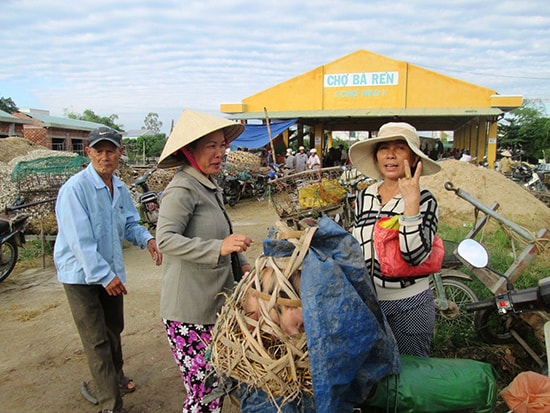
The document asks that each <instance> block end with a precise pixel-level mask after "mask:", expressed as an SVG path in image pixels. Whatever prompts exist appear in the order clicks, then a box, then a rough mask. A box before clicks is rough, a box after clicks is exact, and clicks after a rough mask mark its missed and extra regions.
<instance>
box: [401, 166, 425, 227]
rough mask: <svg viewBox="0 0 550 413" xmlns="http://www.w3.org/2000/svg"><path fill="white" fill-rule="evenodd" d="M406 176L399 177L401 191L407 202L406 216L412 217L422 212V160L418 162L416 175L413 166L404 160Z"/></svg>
mask: <svg viewBox="0 0 550 413" xmlns="http://www.w3.org/2000/svg"><path fill="white" fill-rule="evenodd" d="M404 166H405V176H404V177H403V178H399V181H398V184H399V192H400V193H401V196H402V197H403V201H404V202H405V210H404V214H405V216H408V217H412V216H415V215H418V213H419V212H420V175H422V162H420V161H419V162H418V163H417V164H416V170H415V172H414V176H412V175H411V166H410V164H409V161H408V160H405V161H404Z"/></svg>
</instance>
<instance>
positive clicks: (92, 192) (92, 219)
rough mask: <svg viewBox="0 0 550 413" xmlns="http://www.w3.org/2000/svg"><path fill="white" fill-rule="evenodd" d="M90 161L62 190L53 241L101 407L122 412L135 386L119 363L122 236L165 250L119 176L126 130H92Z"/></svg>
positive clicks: (155, 257)
mask: <svg viewBox="0 0 550 413" xmlns="http://www.w3.org/2000/svg"><path fill="white" fill-rule="evenodd" d="M85 150H86V154H87V155H88V157H89V158H90V160H91V163H90V164H89V165H88V167H87V168H86V169H84V170H82V171H81V172H79V173H77V174H76V175H74V176H73V177H71V178H70V179H69V180H68V181H67V182H66V183H65V184H64V185H63V186H62V187H61V189H60V190H59V195H58V197H57V204H56V208H55V212H56V217H57V224H58V228H59V229H58V235H57V239H56V242H55V248H54V261H55V265H56V267H57V278H58V280H59V281H60V282H62V283H63V287H64V289H65V293H66V295H67V300H68V302H69V306H70V308H71V312H72V315H73V318H74V321H75V324H76V327H77V329H78V333H79V334H80V339H81V341H82V345H83V346H84V351H85V353H86V358H87V359H88V366H89V368H90V372H91V374H92V378H93V380H94V382H95V385H96V389H97V399H98V402H99V404H100V405H101V406H102V410H101V412H103V413H107V412H114V413H124V412H126V410H125V409H124V408H123V407H122V394H124V393H127V392H132V391H134V390H135V385H134V383H133V381H132V380H131V379H129V378H128V377H126V376H125V375H124V372H123V370H122V365H123V358H122V344H121V337H120V336H121V333H122V330H123V328H124V313H123V295H124V294H126V286H125V282H126V273H125V270H124V261H123V258H122V241H123V240H127V241H129V242H131V243H132V244H134V245H139V246H140V247H141V248H142V249H145V248H147V249H148V250H149V253H150V254H151V257H152V258H153V261H154V262H155V264H156V265H160V264H161V263H162V255H161V253H160V251H159V250H158V248H157V244H156V241H155V239H154V238H153V236H152V235H151V234H150V233H149V231H148V230H147V228H145V227H144V226H142V225H140V224H139V221H140V217H139V213H138V211H137V210H136V208H135V206H134V203H133V201H132V198H131V197H130V193H129V191H128V189H127V188H126V185H125V184H124V183H123V182H122V181H121V180H120V179H119V178H117V177H116V176H114V172H115V170H116V169H117V168H118V165H119V161H120V157H121V156H122V152H123V150H124V148H123V146H122V142H121V135H120V133H118V132H117V131H115V130H114V129H111V128H107V127H100V128H98V129H95V130H93V131H92V132H91V133H90V136H89V139H88V146H87V147H86V148H85Z"/></svg>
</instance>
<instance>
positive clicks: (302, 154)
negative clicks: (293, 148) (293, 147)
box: [296, 146, 308, 172]
mask: <svg viewBox="0 0 550 413" xmlns="http://www.w3.org/2000/svg"><path fill="white" fill-rule="evenodd" d="M307 161H308V156H307V153H306V148H304V147H303V146H300V147H299V148H298V153H297V154H296V172H304V171H305V170H306V169H307V166H308V162H307Z"/></svg>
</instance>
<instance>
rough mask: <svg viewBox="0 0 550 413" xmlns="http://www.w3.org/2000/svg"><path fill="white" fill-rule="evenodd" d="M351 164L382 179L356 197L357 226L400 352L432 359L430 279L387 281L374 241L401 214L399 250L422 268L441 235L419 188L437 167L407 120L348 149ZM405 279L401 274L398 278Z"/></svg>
mask: <svg viewBox="0 0 550 413" xmlns="http://www.w3.org/2000/svg"><path fill="white" fill-rule="evenodd" d="M349 158H350V161H351V163H352V164H353V165H354V166H355V168H357V170H359V171H360V172H361V173H363V174H364V175H366V176H368V177H371V178H376V179H378V181H377V182H376V183H374V184H372V185H370V186H369V187H367V188H366V189H364V190H362V191H361V192H360V193H359V195H358V196H357V200H356V207H355V213H356V218H355V225H354V228H353V230H352V232H353V235H354V237H355V238H356V239H357V240H358V241H359V243H360V245H361V248H362V250H363V254H364V257H365V262H366V265H367V269H368V273H369V274H370V275H371V277H372V279H373V282H374V285H375V287H376V291H377V294H378V299H379V302H380V307H381V309H382V310H383V312H384V314H385V315H386V318H387V319H388V322H389V324H390V326H391V328H392V331H393V333H394V335H395V338H396V340H397V344H398V346H399V352H400V353H401V354H410V355H416V356H429V355H430V352H431V341H432V336H433V330H434V326H435V303H434V300H433V295H432V292H431V290H430V287H429V282H428V275H429V274H426V275H425V276H423V277H420V278H414V279H412V278H408V277H401V278H397V279H395V278H393V277H392V278H389V277H386V276H384V275H382V272H381V270H380V263H379V261H378V257H377V255H376V251H375V249H374V244H373V242H372V239H373V233H374V224H375V223H376V221H377V220H378V219H379V218H383V217H392V216H396V215H400V218H399V226H400V234H399V240H400V250H401V255H402V257H403V258H404V260H405V261H406V262H407V263H408V264H409V265H418V264H420V263H421V262H422V261H423V260H424V259H425V258H426V257H427V256H428V255H429V254H430V252H431V249H432V242H433V239H434V236H435V233H436V232H437V225H438V207H437V201H436V199H435V198H434V196H433V194H432V193H431V192H430V191H428V190H427V189H425V188H423V187H421V186H420V182H419V181H420V177H421V176H423V175H431V174H435V173H437V172H438V171H439V170H440V166H439V164H437V163H436V162H434V161H433V160H431V159H430V158H429V157H428V156H426V155H425V154H424V153H423V152H422V151H421V150H420V137H419V136H418V133H417V131H416V129H415V128H414V127H413V126H411V125H409V124H408V123H404V122H390V123H387V124H385V125H383V126H382V127H381V128H380V130H379V131H378V134H377V136H376V137H375V138H370V139H366V140H363V141H360V142H357V143H355V144H354V145H352V146H351V148H350V149H349ZM396 275H398V276H399V275H401V274H396Z"/></svg>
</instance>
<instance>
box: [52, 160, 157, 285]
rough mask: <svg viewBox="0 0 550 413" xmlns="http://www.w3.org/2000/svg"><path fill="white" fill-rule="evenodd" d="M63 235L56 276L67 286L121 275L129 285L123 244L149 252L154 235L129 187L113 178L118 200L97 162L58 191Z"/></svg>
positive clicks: (106, 280)
mask: <svg viewBox="0 0 550 413" xmlns="http://www.w3.org/2000/svg"><path fill="white" fill-rule="evenodd" d="M55 212H56V216H57V226H58V234H57V238H56V241H55V247H54V262H55V266H56V268H57V278H58V280H59V281H61V282H62V283H67V284H101V285H103V286H104V287H105V286H107V285H108V284H109V282H111V281H112V280H113V278H114V277H115V275H117V276H118V277H119V278H120V280H121V281H122V282H123V283H124V282H126V273H125V270H124V261H123V256H122V241H123V240H124V239H126V240H127V241H129V242H131V243H132V244H134V245H139V247H140V248H142V249H144V248H146V247H147V241H149V240H150V239H151V238H153V236H152V235H151V234H150V233H149V231H148V230H147V228H145V227H144V226H142V225H140V224H139V220H140V217H139V214H138V212H137V210H136V208H135V206H134V204H133V202H132V198H131V196H130V193H129V191H128V189H127V188H126V186H125V185H124V183H123V182H122V181H121V180H120V179H119V178H117V177H116V176H113V196H112V197H111V194H110V192H109V188H108V187H107V185H105V183H104V182H103V180H102V179H101V177H100V176H99V175H98V174H97V172H96V171H95V169H94V168H93V166H92V164H91V163H90V165H88V167H87V168H86V169H85V170H83V171H81V172H79V173H77V174H76V175H74V176H73V177H71V178H70V179H69V180H68V181H67V182H66V183H65V184H64V185H63V186H62V187H61V189H60V190H59V194H58V197H57V204H56V207H55Z"/></svg>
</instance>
